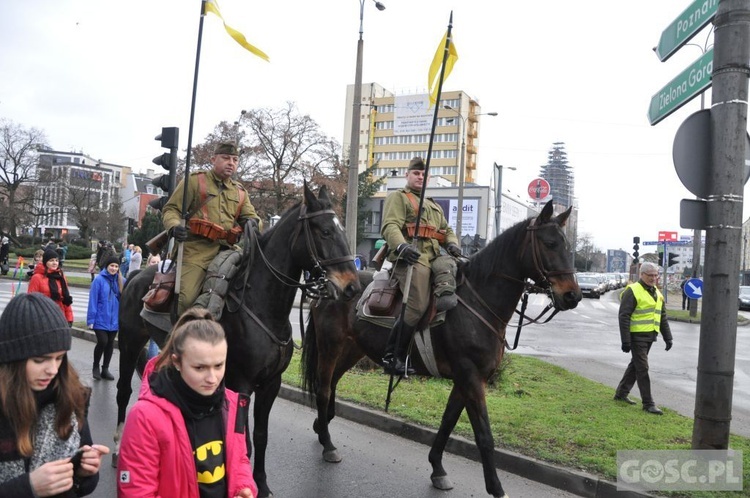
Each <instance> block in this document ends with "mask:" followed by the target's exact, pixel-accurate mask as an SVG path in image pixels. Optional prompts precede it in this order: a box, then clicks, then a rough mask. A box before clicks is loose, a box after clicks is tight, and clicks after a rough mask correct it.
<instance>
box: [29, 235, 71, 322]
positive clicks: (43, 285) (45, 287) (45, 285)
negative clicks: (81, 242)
mask: <svg viewBox="0 0 750 498" xmlns="http://www.w3.org/2000/svg"><path fill="white" fill-rule="evenodd" d="M37 266H38V265H37ZM32 292H39V293H41V294H44V295H45V296H47V297H48V298H50V299H52V300H53V301H54V302H55V303H56V304H57V305H58V306H59V307H60V309H61V310H62V312H63V314H64V315H65V319H66V320H68V324H69V325H73V306H71V305H72V304H73V297H72V296H71V295H70V290H69V289H68V280H67V279H66V278H65V275H64V274H63V271H62V269H61V268H60V255H59V254H57V251H55V250H54V249H46V250H45V251H44V256H43V257H42V264H41V267H40V269H37V268H36V266H35V267H34V276H33V277H31V282H29V293H32Z"/></svg>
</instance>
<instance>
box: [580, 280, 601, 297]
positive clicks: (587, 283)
mask: <svg viewBox="0 0 750 498" xmlns="http://www.w3.org/2000/svg"><path fill="white" fill-rule="evenodd" d="M576 279H577V280H578V287H580V288H581V294H583V296H584V297H585V296H588V297H594V298H596V299H599V297H600V296H601V287H600V282H599V279H598V278H597V277H596V276H594V275H576Z"/></svg>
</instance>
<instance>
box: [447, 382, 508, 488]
mask: <svg viewBox="0 0 750 498" xmlns="http://www.w3.org/2000/svg"><path fill="white" fill-rule="evenodd" d="M454 385H455V384H454ZM485 388H486V385H485V382H484V381H483V380H480V377H479V375H478V374H476V375H470V376H469V378H468V379H466V383H465V384H463V383H462V385H461V386H460V387H459V389H460V390H461V393H462V397H463V399H464V402H465V405H466V413H467V414H468V415H469V421H470V422H471V428H472V429H473V430H474V441H475V442H476V445H477V448H478V449H479V456H480V458H481V459H482V469H483V471H484V485H485V489H486V490H487V493H489V494H491V495H492V496H494V497H497V498H501V497H505V498H507V496H508V495H506V494H505V492H504V491H503V486H502V484H500V479H499V478H498V477H497V469H496V467H495V440H494V438H493V437H492V428H491V427H490V416H489V414H488V413H487V400H486V398H485V396H486V391H485Z"/></svg>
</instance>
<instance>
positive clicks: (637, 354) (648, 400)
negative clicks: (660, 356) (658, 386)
mask: <svg viewBox="0 0 750 498" xmlns="http://www.w3.org/2000/svg"><path fill="white" fill-rule="evenodd" d="M652 344H653V342H636V341H633V342H631V343H630V354H631V356H632V359H631V360H630V363H628V368H626V369H625V374H624V375H623V376H622V380H621V381H620V384H618V386H617V392H616V394H617V396H620V397H625V396H627V395H628V394H630V390H631V389H632V388H633V385H634V384H635V383H636V382H637V383H638V390H639V391H640V392H641V400H642V402H643V406H653V405H654V398H653V397H652V396H651V379H650V378H649V376H648V352H649V351H650V350H651V345H652Z"/></svg>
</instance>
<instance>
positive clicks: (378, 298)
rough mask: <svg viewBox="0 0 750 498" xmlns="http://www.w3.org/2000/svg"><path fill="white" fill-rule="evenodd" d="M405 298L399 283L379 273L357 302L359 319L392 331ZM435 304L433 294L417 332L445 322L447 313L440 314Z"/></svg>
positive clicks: (441, 312) (383, 272) (376, 273)
mask: <svg viewBox="0 0 750 498" xmlns="http://www.w3.org/2000/svg"><path fill="white" fill-rule="evenodd" d="M403 297H404V296H403V294H402V293H401V289H400V288H399V286H398V282H397V281H396V280H395V279H391V278H390V275H389V273H388V271H387V270H380V271H377V272H375V275H374V276H373V279H372V282H371V283H370V284H369V285H368V286H367V287H366V288H365V290H364V292H362V297H361V298H360V299H359V301H358V302H357V307H356V309H357V317H358V318H359V319H360V320H365V321H367V322H370V323H374V324H375V325H379V326H381V327H385V328H389V329H390V328H391V327H393V324H394V323H395V321H396V318H398V315H399V314H400V313H401V308H402V304H403ZM435 304H436V298H435V295H434V294H432V295H431V297H430V305H429V306H428V307H427V312H426V313H425V316H423V317H422V320H420V321H419V324H418V325H417V330H421V329H422V328H425V327H427V326H428V325H429V326H432V327H434V326H437V325H440V324H442V323H443V322H444V321H445V311H440V312H438V311H437V307H436V305H435Z"/></svg>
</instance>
